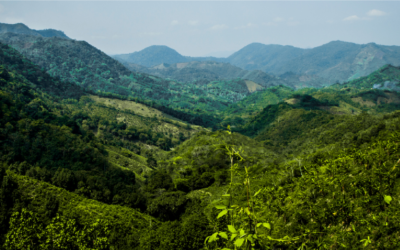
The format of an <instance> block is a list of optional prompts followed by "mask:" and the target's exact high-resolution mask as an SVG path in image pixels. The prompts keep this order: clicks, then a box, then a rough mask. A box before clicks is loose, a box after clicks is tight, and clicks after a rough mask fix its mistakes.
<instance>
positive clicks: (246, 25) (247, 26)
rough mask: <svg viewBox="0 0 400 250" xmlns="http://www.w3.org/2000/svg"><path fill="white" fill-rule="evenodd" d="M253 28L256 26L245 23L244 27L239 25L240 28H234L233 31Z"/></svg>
mask: <svg viewBox="0 0 400 250" xmlns="http://www.w3.org/2000/svg"><path fill="white" fill-rule="evenodd" d="M255 26H256V25H255V24H254V23H247V24H245V25H241V26H238V27H235V29H236V30H238V29H248V28H252V27H255Z"/></svg>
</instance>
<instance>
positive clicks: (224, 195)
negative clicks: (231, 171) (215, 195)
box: [221, 194, 231, 197]
mask: <svg viewBox="0 0 400 250" xmlns="http://www.w3.org/2000/svg"><path fill="white" fill-rule="evenodd" d="M221 196H222V197H231V195H230V194H223V195H221Z"/></svg>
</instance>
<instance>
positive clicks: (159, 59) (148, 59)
mask: <svg viewBox="0 0 400 250" xmlns="http://www.w3.org/2000/svg"><path fill="white" fill-rule="evenodd" d="M112 57H113V58H114V59H116V60H118V61H120V62H122V63H134V64H139V65H142V66H145V67H154V66H157V65H160V64H162V63H167V64H174V63H182V62H193V61H217V62H223V61H225V59H224V58H216V57H190V56H183V55H181V54H179V53H178V52H177V51H176V50H174V49H171V48H170V47H168V46H164V45H153V46H150V47H147V48H145V49H143V50H141V51H137V52H133V53H130V54H121V55H113V56H112Z"/></svg>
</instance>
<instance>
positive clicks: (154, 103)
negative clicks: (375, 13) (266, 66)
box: [0, 33, 400, 250]
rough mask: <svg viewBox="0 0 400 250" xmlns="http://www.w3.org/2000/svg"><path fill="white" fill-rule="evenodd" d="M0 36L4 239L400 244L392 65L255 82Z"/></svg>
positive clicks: (149, 244)
mask: <svg viewBox="0 0 400 250" xmlns="http://www.w3.org/2000/svg"><path fill="white" fill-rule="evenodd" d="M0 36H1V39H2V41H4V40H6V41H8V43H9V44H11V46H12V47H14V48H15V49H14V48H12V47H10V46H9V45H5V44H0V160H1V161H0V246H1V247H0V248H2V249H7V250H8V249H107V250H111V249H113V250H114V249H138V250H139V249H141V250H142V249H148V250H165V249H174V250H176V249H178V250H184V249H185V250H186V249H225V250H226V249H344V248H350V249H365V248H370V249H398V248H399V247H400V238H399V235H400V226H399V225H400V219H399V218H400V217H399V212H398V211H399V209H400V202H399V201H400V195H399V191H400V190H399V188H400V172H399V168H400V148H399V142H400V133H399V131H400V112H399V109H400V94H399V93H398V92H396V90H397V87H398V82H399V76H400V73H399V72H400V69H399V68H398V67H394V66H390V65H387V66H384V67H382V68H380V69H379V70H378V71H375V72H374V73H372V74H370V75H368V76H367V77H364V78H359V79H355V80H352V81H348V82H345V83H341V84H334V85H332V86H326V87H324V88H319V89H318V88H301V89H297V90H294V89H292V88H289V87H286V86H281V85H278V86H273V87H268V88H267V87H265V88H262V89H258V91H256V90H257V86H256V85H255V83H254V84H252V83H249V82H247V81H245V80H242V79H233V80H220V79H217V80H215V81H211V82H207V83H202V82H199V81H195V82H193V83H190V84H185V83H182V82H178V81H172V80H165V79H162V78H158V77H155V76H151V75H146V74H139V73H133V72H130V71H129V70H128V69H126V68H125V67H124V66H123V65H122V64H120V63H118V62H117V61H115V60H113V59H111V58H109V57H107V56H106V55H105V54H102V52H100V51H98V50H96V49H95V48H94V47H92V46H91V45H89V44H87V43H85V42H79V41H74V40H67V39H62V38H54V37H52V38H44V37H39V36H28V35H15V34H12V33H6V34H3V35H0ZM7 39H8V40H7ZM78 48H79V50H77V49H78ZM19 51H21V53H20V52H19ZM78 52H79V53H78ZM98 58H103V59H104V62H102V63H100V62H97V61H96V60H98ZM103 63H104V64H105V65H102V64H103ZM128 73H129V75H127V74H128ZM316 79H317V78H315V79H314V80H316ZM124 84H126V85H124ZM124 91H126V92H124ZM193 124H200V125H202V126H199V125H193ZM209 127H211V128H213V129H210V128H209Z"/></svg>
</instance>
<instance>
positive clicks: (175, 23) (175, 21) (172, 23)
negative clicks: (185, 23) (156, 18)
mask: <svg viewBox="0 0 400 250" xmlns="http://www.w3.org/2000/svg"><path fill="white" fill-rule="evenodd" d="M178 24H179V22H178V21H177V20H174V21H172V22H171V25H173V26H175V25H178Z"/></svg>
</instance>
